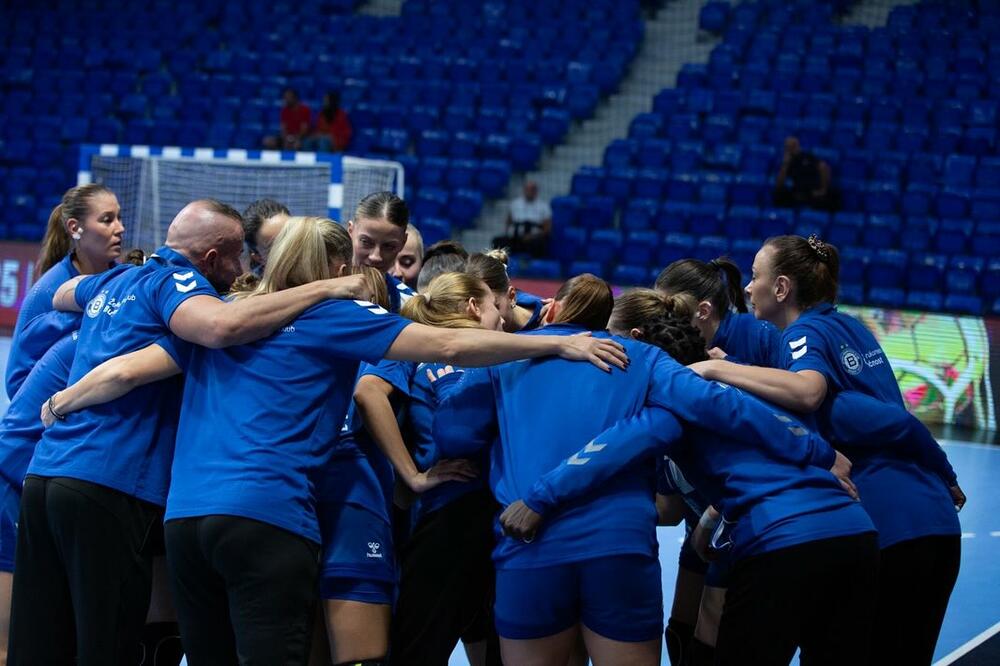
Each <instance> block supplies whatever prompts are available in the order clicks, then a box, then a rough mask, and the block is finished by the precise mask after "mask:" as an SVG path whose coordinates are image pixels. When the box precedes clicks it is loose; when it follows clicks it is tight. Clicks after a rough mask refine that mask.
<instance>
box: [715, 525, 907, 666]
mask: <svg viewBox="0 0 1000 666" xmlns="http://www.w3.org/2000/svg"><path fill="white" fill-rule="evenodd" d="M878 561H879V552H878V541H877V538H876V536H875V535H874V534H859V535H854V536H846V537H837V538H833V539H823V540H820V541H810V542H808V543H804V544H800V545H797V546H791V547H789V548H782V549H780V550H775V551H773V552H769V553H764V554H762V555H756V556H753V557H748V558H746V559H744V560H741V561H739V562H737V563H736V565H735V567H734V568H733V572H732V578H731V579H730V585H729V589H728V590H727V592H726V605H725V608H724V610H723V612H722V621H721V623H720V625H719V639H718V643H717V645H716V664H720V665H723V666H728V665H729V664H740V665H744V664H754V666H772V665H774V666H778V665H780V666H785V665H786V664H788V663H789V662H790V661H791V659H792V657H793V656H794V654H795V649H796V648H801V649H802V658H801V663H802V664H803V666H812V665H814V664H829V665H831V666H834V665H836V666H841V665H842V664H861V663H865V662H866V661H867V658H868V651H869V641H870V636H871V631H872V623H873V622H874V619H875V616H874V609H875V597H876V591H875V584H876V578H877V575H878ZM887 663H904V662H887Z"/></svg>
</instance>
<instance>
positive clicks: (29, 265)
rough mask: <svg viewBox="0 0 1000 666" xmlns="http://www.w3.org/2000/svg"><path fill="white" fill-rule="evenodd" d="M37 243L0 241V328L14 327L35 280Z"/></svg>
mask: <svg viewBox="0 0 1000 666" xmlns="http://www.w3.org/2000/svg"><path fill="white" fill-rule="evenodd" d="M37 259H38V244H37V243H3V242H0V329H10V330H13V329H14V324H15V323H17V312H18V310H20V308H21V301H23V300H24V297H25V295H26V294H27V293H28V289H30V288H31V285H32V284H33V283H34V281H35V275H34V273H35V261H36V260H37Z"/></svg>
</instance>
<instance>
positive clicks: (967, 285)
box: [945, 255, 986, 294]
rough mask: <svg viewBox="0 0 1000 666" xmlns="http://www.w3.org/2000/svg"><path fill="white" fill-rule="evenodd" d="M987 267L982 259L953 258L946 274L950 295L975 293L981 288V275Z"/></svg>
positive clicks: (960, 256)
mask: <svg viewBox="0 0 1000 666" xmlns="http://www.w3.org/2000/svg"><path fill="white" fill-rule="evenodd" d="M985 266H986V261H985V260H984V259H983V258H982V257H969V256H962V255H959V256H953V257H952V258H951V260H950V261H949V262H948V269H947V271H946V272H945V284H946V285H947V287H948V293H951V294H972V293H975V292H976V290H977V288H978V286H979V275H980V274H981V273H982V272H983V269H984V268H985Z"/></svg>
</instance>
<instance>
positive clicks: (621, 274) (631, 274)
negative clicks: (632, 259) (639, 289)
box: [611, 264, 649, 286]
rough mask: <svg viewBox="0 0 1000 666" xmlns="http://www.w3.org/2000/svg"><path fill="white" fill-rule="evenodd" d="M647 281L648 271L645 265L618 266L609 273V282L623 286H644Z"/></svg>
mask: <svg viewBox="0 0 1000 666" xmlns="http://www.w3.org/2000/svg"><path fill="white" fill-rule="evenodd" d="M648 280H649V269H648V268H647V267H646V265H645V264H640V265H632V264H619V265H617V266H615V268H614V270H613V271H611V281H612V282H613V283H614V284H617V285H624V286H646V285H647V284H648Z"/></svg>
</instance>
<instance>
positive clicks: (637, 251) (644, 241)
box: [621, 230, 660, 266]
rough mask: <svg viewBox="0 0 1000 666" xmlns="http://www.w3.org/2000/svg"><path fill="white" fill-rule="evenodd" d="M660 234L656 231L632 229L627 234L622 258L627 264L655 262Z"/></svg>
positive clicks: (638, 264)
mask: <svg viewBox="0 0 1000 666" xmlns="http://www.w3.org/2000/svg"><path fill="white" fill-rule="evenodd" d="M659 237H660V234H659V233H657V232H656V231H652V230H645V231H630V232H628V234H627V235H626V236H625V244H624V245H623V246H622V251H621V260H622V262H624V263H626V264H633V265H637V266H647V265H649V264H651V263H653V260H654V258H655V256H656V246H657V244H658V243H659Z"/></svg>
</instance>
